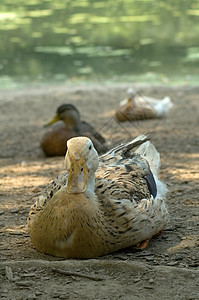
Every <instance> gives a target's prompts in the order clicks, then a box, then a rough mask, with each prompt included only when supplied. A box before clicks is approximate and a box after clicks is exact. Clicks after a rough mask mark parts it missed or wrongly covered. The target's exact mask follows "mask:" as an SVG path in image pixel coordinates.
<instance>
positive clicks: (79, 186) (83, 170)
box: [65, 136, 99, 194]
mask: <svg viewBox="0 0 199 300" xmlns="http://www.w3.org/2000/svg"><path fill="white" fill-rule="evenodd" d="M67 149H68V150H67V153H66V157H65V164H66V169H67V171H68V172H69V176H68V186H67V191H68V193H73V194H80V193H84V192H86V190H91V191H94V187H95V176H94V174H95V171H96V170H97V167H98V165H99V157H98V153H97V151H96V150H95V148H94V146H93V143H92V141H91V140H90V139H89V138H87V137H83V136H81V137H75V138H72V139H70V140H68V142H67Z"/></svg>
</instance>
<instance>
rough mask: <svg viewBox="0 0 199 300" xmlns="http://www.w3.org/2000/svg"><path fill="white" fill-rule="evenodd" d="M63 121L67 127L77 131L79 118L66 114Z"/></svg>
mask: <svg viewBox="0 0 199 300" xmlns="http://www.w3.org/2000/svg"><path fill="white" fill-rule="evenodd" d="M63 122H64V123H65V126H66V128H67V129H75V130H76V131H79V129H80V120H79V119H77V118H74V117H73V116H68V117H67V118H64V119H63Z"/></svg>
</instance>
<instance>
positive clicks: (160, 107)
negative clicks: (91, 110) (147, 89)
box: [115, 88, 173, 122]
mask: <svg viewBox="0 0 199 300" xmlns="http://www.w3.org/2000/svg"><path fill="white" fill-rule="evenodd" d="M127 93H128V98H127V99H124V100H122V101H121V102H120V103H119V105H118V106H117V108H116V112H115V116H116V119H117V121H119V122H125V121H137V120H145V119H155V118H164V117H166V116H167V115H168V113H169V110H170V109H171V108H172V107H173V103H172V101H171V99H170V97H168V96H166V97H164V98H163V99H162V100H159V99H155V98H152V97H147V96H139V95H137V93H136V92H135V91H134V90H133V89H131V88H130V89H128V91H127Z"/></svg>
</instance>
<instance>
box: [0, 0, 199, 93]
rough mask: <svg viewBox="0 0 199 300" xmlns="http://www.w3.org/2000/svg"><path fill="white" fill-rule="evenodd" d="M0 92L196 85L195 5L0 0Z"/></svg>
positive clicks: (198, 38) (140, 0) (184, 0)
mask: <svg viewBox="0 0 199 300" xmlns="http://www.w3.org/2000/svg"><path fill="white" fill-rule="evenodd" d="M0 7H1V9H0V88H12V87H16V86H19V85H24V84H44V83H51V84H52V83H57V82H79V81H91V82H93V81H94V82H104V81H105V82H106V81H108V82H109V81H111V82H120V81H129V82H140V81H142V82H143V81H144V82H148V83H151V84H153V83H166V84H179V83H180V84H184V83H190V84H197V83H198V79H199V76H198V74H199V72H198V71H199V0H190V1H189V0H176V1H173V0H166V1H158V0H154V1H150V0H117V1H116V0H106V1H93V0H79V1H75V0H74V1H70V0H65V1H63V0H56V1H54V0H40V1H39V0H29V1H25V0H18V1H15V0H1V4H0Z"/></svg>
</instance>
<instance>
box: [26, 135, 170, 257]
mask: <svg viewBox="0 0 199 300" xmlns="http://www.w3.org/2000/svg"><path fill="white" fill-rule="evenodd" d="M136 146H139V147H138V148H137V149H136V150H135V151H134V150H133V149H134V148H135V147H136ZM67 147H68V150H67V154H66V156H65V164H66V169H67V172H66V173H64V174H62V175H60V177H58V178H57V179H56V180H55V181H53V182H52V183H51V184H50V185H49V186H48V187H47V189H46V190H45V192H44V194H43V195H42V196H40V198H39V199H38V200H37V201H36V202H35V204H34V205H33V206H32V207H31V209H30V213H29V218H28V227H29V231H30V238H31V241H32V243H33V245H34V246H35V248H36V249H37V250H39V251H40V252H44V253H47V254H50V255H53V256H58V257H65V258H94V257H98V256H101V255H105V254H107V253H110V252H114V251H117V250H119V249H122V248H126V247H129V246H132V245H136V244H137V245H138V246H139V247H140V248H141V249H144V248H145V247H146V246H147V244H148V242H149V241H150V240H151V239H152V237H153V236H155V235H157V234H159V233H160V232H161V231H162V230H163V229H164V227H165V226H166V224H167V222H168V212H167V208H166V206H165V203H164V197H165V194H166V191H167V189H166V187H165V185H164V183H162V182H161V181H160V180H159V179H158V170H159V166H160V157H159V153H158V152H157V150H156V149H155V147H154V146H153V144H152V143H151V142H150V141H148V138H147V137H146V136H144V135H141V136H138V137H137V138H136V139H134V140H133V141H131V142H130V143H127V144H124V145H119V146H117V147H115V148H113V149H112V150H110V151H109V152H107V153H106V154H104V155H102V156H101V157H98V153H97V151H96V150H95V148H94V146H93V143H92V141H91V140H90V139H89V138H87V137H76V138H72V139H70V140H69V141H68V142H67Z"/></svg>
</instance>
